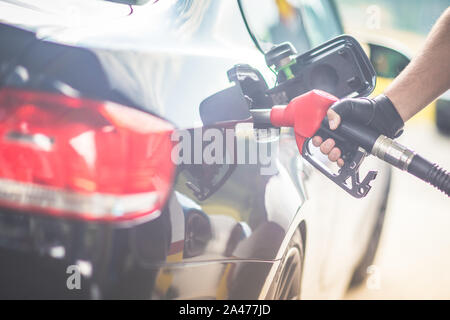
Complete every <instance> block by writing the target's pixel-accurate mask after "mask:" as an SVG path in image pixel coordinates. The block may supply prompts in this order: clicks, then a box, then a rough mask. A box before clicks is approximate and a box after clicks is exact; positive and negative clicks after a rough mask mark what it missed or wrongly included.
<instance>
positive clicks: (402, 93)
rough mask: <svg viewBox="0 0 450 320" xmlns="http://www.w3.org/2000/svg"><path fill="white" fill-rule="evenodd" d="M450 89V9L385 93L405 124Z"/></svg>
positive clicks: (445, 12)
mask: <svg viewBox="0 0 450 320" xmlns="http://www.w3.org/2000/svg"><path fill="white" fill-rule="evenodd" d="M449 88H450V8H447V10H445V11H444V13H443V14H442V15H441V17H440V18H439V19H438V21H437V22H436V24H435V25H434V27H433V29H432V30H431V32H430V34H429V35H428V37H427V40H426V42H425V45H424V46H423V48H422V49H421V51H420V52H419V54H418V55H417V56H416V57H415V58H414V59H413V60H412V61H411V63H410V64H409V65H408V66H407V67H406V68H405V70H403V72H402V73H400V75H399V76H398V77H397V78H396V79H395V80H394V81H393V82H392V83H391V85H389V87H388V88H387V89H386V90H385V95H386V96H388V98H389V99H391V101H392V102H393V103H394V105H395V107H396V109H397V111H398V113H399V114H400V116H401V117H402V119H403V121H406V120H408V119H410V118H411V117H412V116H413V115H415V114H416V113H417V112H419V111H420V110H421V109H423V108H424V107H425V106H426V105H428V104H429V103H430V102H431V101H433V100H434V99H436V98H437V97H438V96H439V95H440V94H442V93H443V92H445V91H446V90H447V89H449Z"/></svg>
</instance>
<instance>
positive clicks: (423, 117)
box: [371, 77, 436, 123]
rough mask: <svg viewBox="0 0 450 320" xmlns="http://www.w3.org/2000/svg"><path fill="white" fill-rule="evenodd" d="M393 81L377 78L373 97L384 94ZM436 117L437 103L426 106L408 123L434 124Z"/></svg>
mask: <svg viewBox="0 0 450 320" xmlns="http://www.w3.org/2000/svg"><path fill="white" fill-rule="evenodd" d="M392 81H393V79H388V78H383V77H377V84H376V86H375V89H374V90H373V92H372V94H371V96H372V97H375V96H376V95H378V94H380V93H383V92H384V90H385V89H386V88H387V86H388V85H389V84H390V83H391V82H392ZM435 117H436V101H433V102H432V103H430V104H429V105H428V106H426V107H425V108H424V109H423V110H422V111H420V112H419V113H417V114H416V115H415V116H414V117H412V118H411V119H410V120H409V121H408V122H409V123H415V122H423V121H426V122H428V121H431V122H434V119H435Z"/></svg>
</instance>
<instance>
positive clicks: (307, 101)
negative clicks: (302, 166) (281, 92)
mask: <svg viewBox="0 0 450 320" xmlns="http://www.w3.org/2000/svg"><path fill="white" fill-rule="evenodd" d="M336 101H338V98H336V97H335V96H333V95H331V94H329V93H326V92H324V91H321V90H311V91H309V92H307V93H305V94H302V95H301V96H298V97H296V98H294V99H292V100H291V102H289V104H288V105H286V106H274V107H273V108H272V110H271V112H270V122H271V123H272V125H274V126H276V127H293V128H294V132H295V138H296V141H297V146H298V150H299V151H300V152H302V150H303V144H304V143H305V141H306V139H308V138H311V137H312V136H314V135H315V133H316V132H318V131H319V129H320V126H321V124H322V120H323V119H324V118H325V116H326V115H327V111H328V109H329V108H330V107H331V105H332V104H333V103H335V102H336Z"/></svg>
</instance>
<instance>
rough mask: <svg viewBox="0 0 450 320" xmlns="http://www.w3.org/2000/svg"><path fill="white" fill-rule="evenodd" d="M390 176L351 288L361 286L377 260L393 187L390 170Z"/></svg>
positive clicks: (354, 273) (351, 282)
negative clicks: (369, 269)
mask: <svg viewBox="0 0 450 320" xmlns="http://www.w3.org/2000/svg"><path fill="white" fill-rule="evenodd" d="M388 174H389V176H388V183H387V186H386V189H385V192H384V195H383V199H382V201H381V206H380V209H379V211H378V216H377V220H376V223H375V226H374V229H373V231H372V235H371V237H370V240H369V244H368V245H367V249H366V252H365V253H364V255H363V256H362V258H361V260H360V262H359V264H358V265H357V267H356V268H355V271H354V272H353V276H352V280H351V281H350V285H349V288H354V287H357V286H359V285H361V284H362V283H363V282H364V280H365V279H366V277H367V269H368V268H369V267H370V266H371V265H372V264H373V261H374V259H375V255H376V253H377V249H378V244H379V242H380V237H381V232H382V230H383V225H384V218H385V216H386V207H387V202H388V198H389V190H390V187H391V176H392V171H391V168H389V173H388Z"/></svg>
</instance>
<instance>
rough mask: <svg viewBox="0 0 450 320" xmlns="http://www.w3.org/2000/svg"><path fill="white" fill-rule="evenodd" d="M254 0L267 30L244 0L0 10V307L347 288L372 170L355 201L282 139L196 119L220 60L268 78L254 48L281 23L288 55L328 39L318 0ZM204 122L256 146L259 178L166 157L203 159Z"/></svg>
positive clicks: (358, 254)
mask: <svg viewBox="0 0 450 320" xmlns="http://www.w3.org/2000/svg"><path fill="white" fill-rule="evenodd" d="M251 2H253V3H251ZM257 2H258V3H257V4H258V5H259V7H260V8H261V9H265V11H264V14H268V15H272V16H271V19H272V20H267V19H262V20H261V17H263V15H262V13H261V12H262V10H261V11H255V9H254V6H255V4H256V1H251V0H240V1H229V0H215V1H189V0H171V1H170V0H165V1H150V2H149V1H134V0H133V1H127V0H120V1H119V0H118V1H91V0H77V1H72V0H60V1H55V0H45V1H40V2H39V3H36V2H34V1H31V0H30V1H29V0H22V1H20V2H16V1H1V2H0V39H1V42H2V48H1V50H0V83H1V87H0V104H1V105H2V112H1V115H0V117H1V120H0V132H1V135H2V139H1V142H0V163H1V165H0V177H1V178H0V184H1V185H2V188H1V190H2V191H1V192H0V207H1V209H0V261H1V264H0V296H1V297H2V298H8V299H17V298H19V299H20V298H21V299H29V298H32V299H35V298H39V299H298V298H304V299H324V298H327V299H336V298H341V297H342V296H343V295H344V294H345V292H346V290H347V288H348V287H349V285H350V284H358V283H362V282H363V280H364V278H365V276H366V274H367V268H368V267H369V266H370V265H371V264H372V261H373V257H374V255H375V253H376V247H377V243H378V240H379V237H380V233H381V227H382V224H383V220H384V214H385V207H386V202H387V198H388V197H387V195H388V190H389V186H390V170H389V168H388V167H387V166H386V165H384V164H382V163H380V162H378V161H375V160H374V159H371V158H367V160H366V161H365V162H364V170H367V169H372V170H373V169H376V170H378V177H377V179H376V180H375V181H373V186H372V190H371V191H370V193H369V194H368V195H367V197H365V198H363V199H354V198H353V197H351V196H349V195H348V194H347V193H346V192H345V191H344V190H342V189H340V188H339V187H338V186H336V185H335V184H334V183H333V182H331V181H330V180H328V179H327V178H326V177H325V176H324V175H322V174H321V173H320V172H318V171H317V170H315V169H314V168H313V167H312V166H311V165H310V164H309V163H308V162H307V161H305V160H304V159H303V158H302V157H301V155H300V154H299V152H298V150H297V146H296V142H295V137H294V134H293V132H292V131H290V130H284V131H283V130H282V131H281V132H278V131H276V130H275V131H268V133H267V132H266V135H265V136H264V135H263V134H262V135H258V132H259V131H258V129H257V128H254V127H253V123H252V122H249V121H240V120H239V121H234V122H233V121H231V123H230V121H228V122H221V121H217V122H215V123H210V124H205V123H204V121H203V120H202V117H201V114H200V108H199V107H200V105H201V104H202V102H203V101H205V99H207V98H208V97H210V96H211V95H214V94H215V93H217V92H220V91H221V90H224V89H225V88H229V87H230V86H231V84H230V83H229V81H228V79H227V71H229V70H230V69H231V68H232V67H233V66H235V65H237V64H240V65H242V64H249V65H251V66H252V67H254V68H256V69H258V70H259V71H260V72H261V75H262V77H264V79H265V80H266V81H267V83H268V84H269V85H270V86H273V85H275V81H276V80H275V77H274V74H273V73H272V70H271V69H269V67H268V66H267V65H266V63H265V58H264V54H263V52H262V51H263V50H266V49H265V46H267V48H268V47H270V45H271V44H269V42H272V45H273V43H278V42H280V41H289V40H290V39H289V38H286V37H284V36H282V32H281V31H283V29H285V28H288V30H291V31H292V30H293V29H291V28H290V26H289V25H288V24H286V21H288V20H289V21H291V22H292V23H293V26H296V28H297V29H295V30H294V31H293V32H294V34H301V35H299V37H298V38H296V39H297V41H296V42H295V43H294V45H295V46H296V48H297V50H298V51H299V52H300V53H301V52H303V51H307V50H309V49H310V48H312V47H315V46H316V45H318V44H320V43H322V42H324V41H326V40H328V39H330V38H332V37H334V36H336V35H339V34H340V33H342V29H341V27H340V24H339V20H338V17H337V15H336V12H335V10H333V7H331V6H330V5H331V4H332V2H331V1H318V2H315V4H314V5H313V4H312V3H311V2H304V3H303V2H300V1H299V2H295V3H297V4H296V5H294V6H293V7H290V6H286V5H287V4H290V3H291V2H289V3H288V2H285V1H277V2H275V1H268V0H267V1H264V5H262V4H259V3H260V1H257ZM136 3H137V4H136ZM291 5H292V4H291ZM328 9H329V10H328ZM283 10H284V11H283ZM286 10H287V11H286ZM294 12H297V13H298V12H301V13H302V14H301V15H298V14H297V13H295V14H294ZM289 14H293V15H291V16H289ZM283 15H284V16H283ZM306 16H307V17H309V18H308V19H305V20H302V18H301V17H306ZM279 17H287V18H289V19H288V20H286V21H285V20H280V19H279ZM291 18H292V19H291ZM258 19H259V20H258ZM314 19H316V20H314ZM317 19H323V21H322V22H320V21H321V20H317ZM258 21H259V22H258ZM268 21H270V22H271V24H264V23H266V22H268ZM301 22H303V23H305V24H306V25H303V24H302V23H301ZM323 22H327V23H323ZM332 22H333V23H332ZM308 23H309V24H308ZM330 26H334V27H333V29H332V30H331V31H330V30H329V29H326V28H328V27H330ZM267 28H269V29H270V30H272V35H275V34H277V35H279V36H280V38H275V37H274V36H273V37H272V38H266V39H262V38H259V35H260V34H264V33H265V32H266V31H267V30H268V29H267ZM278 31H280V32H278ZM264 40H266V41H264ZM302 40H303V41H304V42H303V43H302V42H301V41H302ZM227 108H230V110H231V109H232V105H230V102H228V100H227V101H225V103H223V104H222V105H220V106H219V105H218V106H217V114H222V115H225V116H227V112H228V109H227ZM229 120H230V119H229ZM207 129H215V131H209V132H217V131H219V132H225V130H230V131H231V133H232V135H233V137H235V139H234V138H232V139H231V140H233V141H234V140H236V141H244V142H245V144H244V153H245V154H247V155H248V154H249V153H250V151H249V150H250V149H249V148H250V145H253V146H257V148H258V149H260V148H263V147H265V146H266V145H267V144H268V143H269V142H270V143H273V144H274V145H275V149H273V150H276V151H273V152H274V153H273V154H274V157H275V158H274V161H273V163H272V164H273V167H271V168H270V169H274V170H269V171H267V170H266V171H264V170H263V169H267V166H266V165H267V163H265V164H264V163H261V162H259V161H257V162H256V163H247V162H245V161H244V162H239V163H235V162H228V161H224V162H223V163H207V162H206V161H203V162H202V161H200V162H197V161H196V160H195V159H194V161H193V163H189V162H188V161H187V162H183V163H177V162H176V161H174V159H175V160H176V159H178V158H177V157H175V158H174V157H173V154H174V150H175V149H174V147H175V146H178V147H179V149H177V150H178V156H180V157H185V156H187V155H188V154H189V153H190V152H191V151H192V153H193V154H195V152H196V150H195V148H197V146H200V152H202V151H203V152H205V150H206V148H204V147H205V146H206V147H207V146H208V145H209V144H208V143H211V142H212V140H213V138H212V135H211V136H208V137H206V132H207V131H206V130H207ZM255 133H256V134H255ZM177 134H178V135H179V138H180V137H181V136H182V135H183V134H186V135H191V134H192V137H193V139H194V140H195V139H197V140H195V141H194V142H195V143H194V144H192V146H191V147H192V148H191V147H190V146H189V145H188V146H187V147H186V146H185V148H184V149H183V145H182V143H187V142H188V141H191V140H189V138H191V136H189V137H188V138H186V140H185V138H184V136H183V139H178V140H176V141H175V140H174V135H177ZM198 141H200V142H198ZM180 149H183V150H182V152H180ZM225 150H226V151H225V154H222V155H219V158H224V159H225V160H226V159H228V158H227V157H229V156H230V155H229V154H228V153H227V152H228V151H229V150H230V149H225ZM227 150H228V151H227ZM231 150H232V149H231ZM271 150H272V149H271ZM203 154H204V153H203ZM211 154H212V153H211ZM212 156H217V154H212ZM323 161H324V163H326V165H328V166H331V164H330V163H327V162H326V159H325V160H323ZM249 162H250V161H249Z"/></svg>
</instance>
